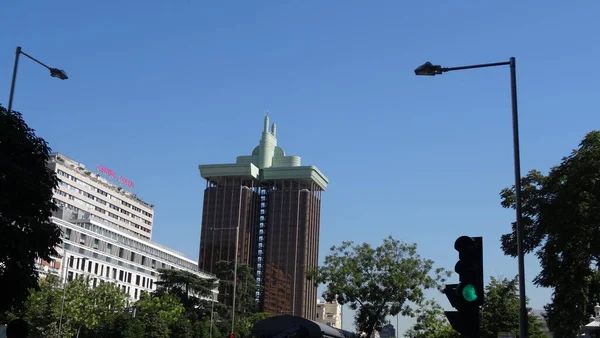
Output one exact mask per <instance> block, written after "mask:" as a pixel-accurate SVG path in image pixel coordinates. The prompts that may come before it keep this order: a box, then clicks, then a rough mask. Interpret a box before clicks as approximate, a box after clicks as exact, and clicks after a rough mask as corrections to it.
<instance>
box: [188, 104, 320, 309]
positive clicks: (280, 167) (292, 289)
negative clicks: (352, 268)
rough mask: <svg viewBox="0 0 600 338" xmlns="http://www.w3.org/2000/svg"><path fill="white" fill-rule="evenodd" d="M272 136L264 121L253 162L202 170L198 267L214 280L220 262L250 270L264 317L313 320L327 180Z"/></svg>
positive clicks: (241, 158) (248, 159) (274, 131)
mask: <svg viewBox="0 0 600 338" xmlns="http://www.w3.org/2000/svg"><path fill="white" fill-rule="evenodd" d="M276 136H277V127H276V125H275V124H273V125H272V126H271V128H269V117H268V116H265V120H264V127H263V133H262V137H261V139H260V142H259V145H258V146H257V147H256V148H254V150H253V151H252V155H248V156H238V158H237V160H236V163H231V164H214V165H200V166H199V169H200V175H201V176H202V178H204V179H205V180H206V189H205V191H204V205H203V213H202V230H201V234H200V257H199V267H200V269H202V270H205V271H208V272H211V273H217V270H216V269H217V265H216V264H217V262H218V261H230V262H231V261H233V260H237V262H238V263H243V264H248V265H250V266H251V267H252V268H253V269H254V274H255V278H256V284H257V290H256V300H257V301H258V302H259V304H260V306H261V309H262V311H264V312H268V313H270V314H272V315H280V314H289V315H296V316H302V317H304V318H307V319H311V320H314V319H316V300H317V288H316V287H315V286H314V285H313V284H312V283H310V282H308V281H307V280H306V270H308V269H310V268H313V267H316V266H317V264H318V256H319V231H320V219H321V193H322V192H323V191H324V190H325V189H326V188H327V184H328V180H327V178H326V177H325V176H324V175H323V174H322V173H321V172H320V171H319V170H318V169H317V168H316V167H314V166H302V163H301V162H302V161H301V158H300V157H298V156H286V155H285V152H284V151H283V149H282V148H281V147H279V146H277V137H276ZM236 249H237V250H236Z"/></svg>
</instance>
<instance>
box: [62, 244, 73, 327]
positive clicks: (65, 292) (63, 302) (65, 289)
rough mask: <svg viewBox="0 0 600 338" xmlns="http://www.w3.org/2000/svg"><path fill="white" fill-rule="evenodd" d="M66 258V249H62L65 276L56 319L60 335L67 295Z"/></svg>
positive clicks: (67, 270)
mask: <svg viewBox="0 0 600 338" xmlns="http://www.w3.org/2000/svg"><path fill="white" fill-rule="evenodd" d="M66 258H67V249H66V248H65V249H64V259H63V264H65V276H64V277H63V296H62V301H61V303H60V319H59V320H58V335H59V337H60V334H61V333H62V319H63V314H64V309H65V298H66V296H67V277H68V275H69V265H68V259H66ZM71 259H73V256H71Z"/></svg>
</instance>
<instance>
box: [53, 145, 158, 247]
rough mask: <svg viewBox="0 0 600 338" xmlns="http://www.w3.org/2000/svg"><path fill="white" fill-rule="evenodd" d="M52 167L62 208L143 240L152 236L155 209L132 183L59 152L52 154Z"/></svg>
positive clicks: (55, 196)
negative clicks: (66, 207)
mask: <svg viewBox="0 0 600 338" xmlns="http://www.w3.org/2000/svg"><path fill="white" fill-rule="evenodd" d="M48 168H50V169H51V170H53V171H54V172H55V173H56V175H57V177H58V178H59V179H60V185H59V187H58V189H57V190H56V192H55V194H54V199H55V200H56V203H57V204H58V205H59V206H68V207H69V208H70V209H72V210H82V211H85V212H88V213H90V215H91V217H92V218H95V219H98V220H100V221H102V222H104V223H110V224H112V225H114V226H116V227H117V228H119V229H121V230H122V231H126V232H131V233H133V234H135V235H137V236H140V237H142V238H145V239H150V238H151V237H152V225H153V220H154V206H153V205H152V204H149V203H147V202H144V201H143V200H141V199H140V198H138V197H137V195H135V194H134V193H132V192H131V191H129V189H130V188H132V187H133V182H132V181H131V180H129V179H127V178H125V177H124V176H120V175H117V174H116V173H115V172H114V171H112V170H110V169H109V168H107V167H105V166H103V165H98V166H97V167H96V171H95V172H92V171H90V170H88V169H86V166H85V165H84V164H82V163H79V162H77V161H75V160H73V159H70V158H69V157H67V156H66V155H63V154H59V153H54V154H51V155H50V161H48Z"/></svg>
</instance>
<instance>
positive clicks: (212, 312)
mask: <svg viewBox="0 0 600 338" xmlns="http://www.w3.org/2000/svg"><path fill="white" fill-rule="evenodd" d="M211 292H212V291H211ZM214 315H215V294H214V293H213V294H212V297H211V302H210V330H209V334H208V335H209V337H210V338H212V330H213V319H214Z"/></svg>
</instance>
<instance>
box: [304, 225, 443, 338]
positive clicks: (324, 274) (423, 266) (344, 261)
mask: <svg viewBox="0 0 600 338" xmlns="http://www.w3.org/2000/svg"><path fill="white" fill-rule="evenodd" d="M432 269H433V261H431V260H428V259H422V258H421V257H420V256H419V255H418V253H417V245H416V244H406V243H403V242H401V241H399V240H396V239H394V238H392V237H391V236H390V237H388V238H386V239H384V241H383V243H382V244H381V245H380V246H378V247H373V246H371V245H370V244H368V243H363V244H359V245H355V244H354V243H353V242H343V243H342V245H340V246H333V247H332V248H331V250H330V253H329V254H328V255H327V256H326V257H325V262H324V265H323V266H320V267H319V268H318V269H315V270H312V271H308V272H307V278H308V279H310V280H313V281H314V282H315V284H317V285H318V284H327V289H326V291H325V292H324V293H323V297H325V299H326V300H327V301H333V300H337V301H338V302H339V303H340V304H349V306H350V308H351V309H353V310H356V314H355V317H354V320H355V323H356V326H357V331H358V332H364V333H365V336H367V337H369V336H370V335H371V334H372V333H373V332H374V331H379V330H381V329H382V327H383V325H384V324H386V323H387V321H386V317H388V316H395V315H397V314H399V313H400V314H402V315H404V316H413V309H412V308H411V306H410V305H409V304H408V303H411V304H416V305H420V304H421V303H422V302H423V301H424V300H425V299H424V298H425V297H424V292H423V291H424V289H429V288H435V287H437V286H439V285H440V284H438V283H439V282H443V281H444V279H443V277H444V276H447V275H448V274H447V273H444V270H443V269H437V270H435V275H433V276H432V274H431V273H432Z"/></svg>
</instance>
